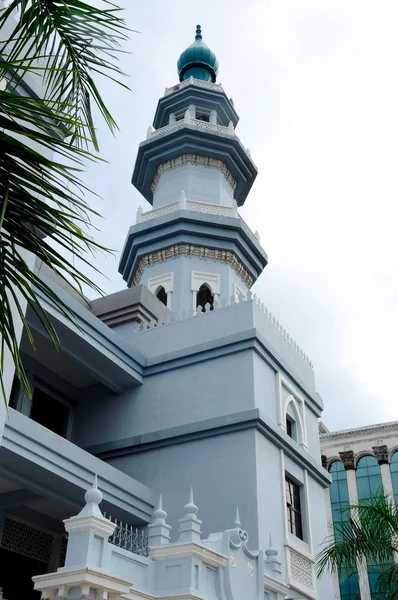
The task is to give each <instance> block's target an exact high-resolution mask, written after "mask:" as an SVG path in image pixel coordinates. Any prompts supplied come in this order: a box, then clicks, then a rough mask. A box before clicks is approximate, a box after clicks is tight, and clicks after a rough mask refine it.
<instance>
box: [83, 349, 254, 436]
mask: <svg viewBox="0 0 398 600" xmlns="http://www.w3.org/2000/svg"><path fill="white" fill-rule="evenodd" d="M242 373H245V376H244V377H242ZM253 397H254V393H253V358H252V353H251V352H250V351H248V352H244V353H239V354H234V355H232V356H228V357H222V358H219V359H214V360H211V361H207V362H203V363H200V364H199V365H192V366H187V367H184V368H181V369H178V370H173V371H167V372H165V373H159V374H158V375H156V376H152V377H148V378H146V379H145V384H144V385H143V386H141V387H139V388H133V389H131V390H130V391H129V392H127V393H125V394H124V395H121V396H114V397H113V398H110V396H109V392H105V393H103V392H102V389H98V388H95V389H92V390H90V391H89V390H87V395H86V397H85V399H84V402H81V403H79V404H78V406H77V407H76V411H75V418H74V430H73V440H74V442H75V443H76V444H78V445H83V446H85V447H87V446H91V445H94V444H101V443H104V442H113V441H115V440H120V439H124V438H129V437H132V436H140V435H143V434H145V433H149V432H156V431H160V430H163V429H167V428H172V427H178V426H181V425H186V424H189V423H196V422H198V421H203V420H206V419H211V418H215V417H219V416H222V415H229V414H233V413H235V412H239V411H244V410H248V409H250V408H254V401H253Z"/></svg>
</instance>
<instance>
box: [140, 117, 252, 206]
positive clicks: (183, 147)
mask: <svg viewBox="0 0 398 600" xmlns="http://www.w3.org/2000/svg"><path fill="white" fill-rule="evenodd" d="M190 153H191V154H198V155H199V156H204V157H210V158H215V159H217V160H221V161H222V162H223V163H225V164H226V166H227V167H228V169H229V170H230V172H231V174H232V176H233V178H234V179H235V181H236V189H235V194H234V196H235V200H236V202H237V203H238V205H239V206H242V204H243V203H244V202H245V200H246V197H247V195H248V193H249V191H250V189H251V187H252V185H253V183H254V180H255V178H256V177H257V167H256V165H255V164H254V162H253V161H252V159H251V157H250V155H249V154H248V152H247V150H246V149H245V148H244V147H243V146H242V143H241V142H240V140H239V138H238V137H237V136H236V135H235V133H224V132H221V131H211V130H209V129H202V128H199V127H197V126H195V125H192V124H189V122H184V123H183V124H182V126H180V127H178V128H176V129H172V130H166V131H165V132H164V133H160V134H158V135H156V136H155V137H153V138H149V139H148V140H146V141H144V142H141V144H140V145H139V148H138V154H137V158H136V161H135V166H134V172H133V176H132V180H131V181H132V183H133V185H134V186H135V187H136V188H137V190H138V191H139V192H140V193H141V194H142V195H143V196H144V198H146V200H148V202H149V203H150V204H153V191H152V189H151V186H152V182H153V180H154V177H155V175H156V171H157V168H158V166H159V165H160V164H162V163H164V162H167V161H168V160H171V159H173V158H177V157H178V156H181V155H182V154H190Z"/></svg>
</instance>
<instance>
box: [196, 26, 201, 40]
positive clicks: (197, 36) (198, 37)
mask: <svg viewBox="0 0 398 600" xmlns="http://www.w3.org/2000/svg"><path fill="white" fill-rule="evenodd" d="M201 39H202V28H201V26H200V25H196V35H195V40H201Z"/></svg>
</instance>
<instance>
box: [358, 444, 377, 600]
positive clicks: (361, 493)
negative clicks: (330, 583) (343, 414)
mask: <svg viewBox="0 0 398 600" xmlns="http://www.w3.org/2000/svg"><path fill="white" fill-rule="evenodd" d="M355 475H356V480H357V491H358V500H359V501H361V500H367V501H368V500H370V499H371V498H372V496H373V495H374V494H376V493H378V492H379V491H381V490H382V479H381V471H380V465H379V463H378V460H377V458H376V457H375V456H370V455H367V456H362V457H361V458H360V459H359V460H358V462H357V469H356V473H355ZM366 562H367V566H368V578H369V587H370V597H371V599H372V600H376V599H377V598H379V597H380V594H379V590H378V578H379V574H380V567H379V565H378V564H377V562H376V561H375V560H374V559H373V560H370V559H367V561H366Z"/></svg>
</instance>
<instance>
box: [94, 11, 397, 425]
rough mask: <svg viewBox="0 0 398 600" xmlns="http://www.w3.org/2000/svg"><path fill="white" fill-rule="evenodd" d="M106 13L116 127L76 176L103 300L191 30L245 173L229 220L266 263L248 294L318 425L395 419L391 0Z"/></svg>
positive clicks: (103, 135) (108, 90) (113, 280)
mask: <svg viewBox="0 0 398 600" xmlns="http://www.w3.org/2000/svg"><path fill="white" fill-rule="evenodd" d="M119 4H121V5H122V6H125V7H126V15H127V20H128V24H129V26H130V27H131V28H133V29H135V30H137V31H138V32H139V33H137V34H132V36H131V41H130V43H129V44H128V45H127V46H126V50H128V51H129V52H131V54H126V55H125V56H123V58H122V67H123V69H124V70H125V71H126V72H127V73H128V74H129V75H130V82H129V83H130V85H131V87H132V88H133V93H128V92H125V91H123V90H122V89H121V88H117V87H115V86H114V85H110V84H107V85H106V87H105V89H104V90H103V91H104V94H105V96H106V98H107V100H108V102H109V104H110V106H111V109H112V112H113V114H114V116H115V117H116V120H117V121H118V123H119V126H120V132H119V133H118V134H117V136H116V138H112V136H111V135H110V134H109V133H108V132H107V131H106V130H105V128H100V130H99V136H100V142H101V146H102V154H103V156H104V158H106V159H107V160H108V161H109V165H107V166H100V167H99V166H98V167H90V171H89V172H88V173H87V174H86V175H85V182H86V183H88V184H89V185H90V186H91V187H92V188H93V189H94V190H96V191H97V192H98V193H99V194H100V195H101V197H102V200H101V201H100V202H98V205H97V208H99V210H100V211H101V212H102V214H103V216H104V220H103V221H102V222H101V223H100V228H101V230H102V231H101V232H100V233H99V234H98V235H97V236H96V237H97V239H98V240H99V241H100V242H102V243H103V244H105V245H107V246H110V247H113V248H115V249H116V250H117V251H118V252H117V257H116V258H115V259H114V258H110V257H108V258H99V259H98V262H97V264H98V266H99V268H100V270H101V272H103V273H104V274H105V275H106V277H107V278H108V279H107V280H105V279H103V280H102V281H101V284H102V286H103V288H104V290H105V291H106V292H108V293H109V292H113V291H117V290H119V289H123V288H124V282H123V280H122V279H121V276H120V275H119V274H118V273H117V264H118V260H119V253H120V250H121V248H122V246H123V243H124V240H125V236H126V233H127V229H128V227H129V226H130V225H131V224H133V223H135V214H136V210H137V207H138V205H139V204H142V206H143V209H144V210H148V209H149V208H150V207H149V205H148V204H147V202H146V201H145V200H144V199H143V198H142V197H140V195H139V193H138V192H137V191H136V190H135V188H133V186H132V185H131V183H130V179H131V174H132V170H133V165H134V160H135V156H136V151H137V146H138V144H139V142H140V141H142V140H143V139H145V136H146V130H147V127H148V125H149V124H151V122H152V119H153V115H154V111H155V108H156V104H157V101H158V99H159V97H161V96H162V95H163V93H164V88H165V87H170V86H172V85H174V84H175V83H177V81H178V78H177V72H176V61H177V58H178V56H179V54H180V53H181V52H182V50H184V49H185V48H186V47H187V46H188V45H189V44H190V43H191V42H192V41H193V39H194V32H195V26H196V24H197V23H200V24H201V25H202V30H203V40H204V41H205V43H206V44H207V45H208V46H209V47H210V48H211V49H212V50H214V52H215V53H216V54H217V57H218V59H219V62H220V71H219V77H218V81H219V82H221V83H222V84H223V87H224V89H225V90H226V93H227V94H228V96H230V97H232V98H233V100H234V104H235V108H236V110H237V111H238V114H239V116H240V119H241V120H240V123H239V125H238V128H237V134H238V136H239V137H240V139H241V140H242V142H243V144H244V146H246V147H248V148H250V150H251V154H252V158H253V160H254V162H255V163H256V164H257V166H258V169H259V175H258V177H257V180H256V182H255V184H254V186H253V188H252V191H251V193H250V195H249V197H248V198H247V200H246V203H245V206H244V207H243V208H242V209H241V210H240V212H241V215H242V217H243V218H244V219H245V220H246V222H247V223H248V225H249V226H250V227H251V228H252V229H253V230H255V229H258V230H259V232H260V235H261V243H262V245H263V247H264V249H265V250H266V251H267V253H268V257H269V265H268V266H267V268H266V269H265V271H264V273H263V274H262V276H261V277H260V279H259V281H258V282H257V283H256V284H255V288H254V291H255V292H256V293H257V294H258V295H259V296H260V297H261V299H262V300H263V302H264V303H265V304H266V305H267V306H268V307H269V308H270V310H271V311H272V313H273V314H275V315H276V317H277V318H278V319H279V321H280V322H281V323H282V324H283V325H284V327H285V328H286V329H287V331H288V332H289V333H290V334H291V335H292V336H293V338H294V339H295V340H296V341H297V342H298V343H299V344H300V346H301V347H302V348H303V349H304V350H305V352H307V354H308V355H309V356H310V357H311V358H312V360H313V362H314V365H315V375H316V382H317V387H318V392H319V393H320V394H321V396H322V398H323V400H324V404H325V412H324V415H323V418H322V420H323V421H324V423H325V424H326V425H327V427H328V428H329V429H343V428H350V427H357V426H361V425H365V424H370V423H378V422H382V421H389V420H398V410H397V408H396V407H397V399H396V391H395V386H394V378H393V377H394V373H396V371H397V367H396V358H397V356H398V351H397V346H398V302H397V299H398V279H397V273H398V243H397V235H396V230H397V209H396V204H397V197H398V193H397V192H398V182H397V171H398V169H397V165H398V36H397V22H398V2H397V1H396V0H391V1H389V0H383V2H379V3H375V2H374V1H371V0H360V1H359V0H358V1H356V0H349V1H347V0H322V1H320V0H245V1H242V0H201V1H200V2H193V3H187V2H186V1H184V2H183V1H181V0H171V1H170V2H165V1H164V0H147V2H133V1H132V0H124V1H120V2H119Z"/></svg>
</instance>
